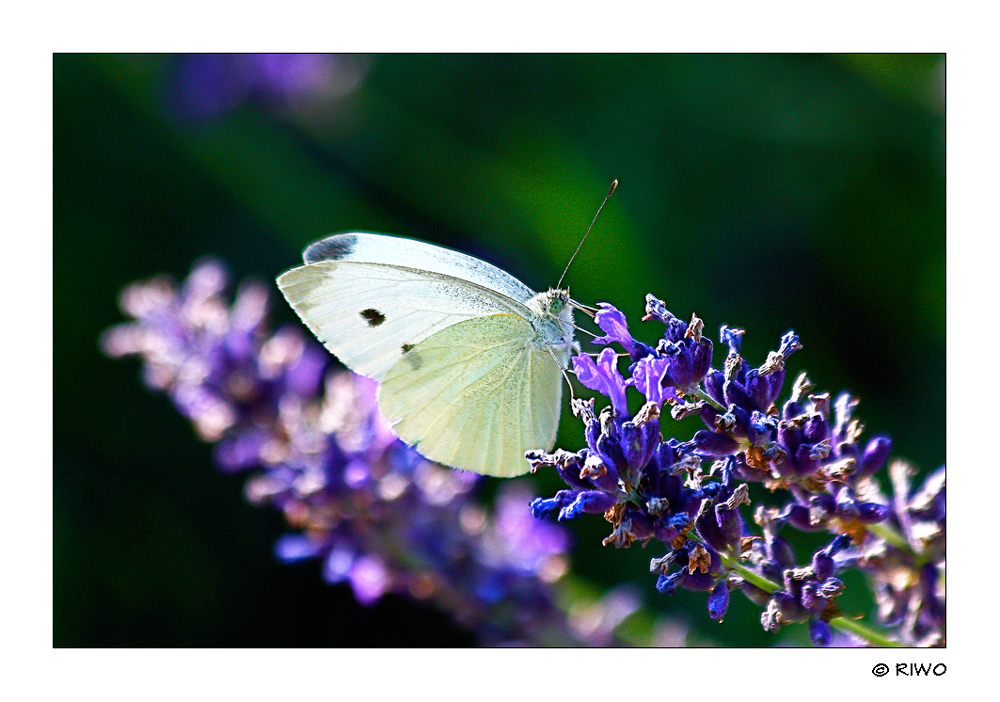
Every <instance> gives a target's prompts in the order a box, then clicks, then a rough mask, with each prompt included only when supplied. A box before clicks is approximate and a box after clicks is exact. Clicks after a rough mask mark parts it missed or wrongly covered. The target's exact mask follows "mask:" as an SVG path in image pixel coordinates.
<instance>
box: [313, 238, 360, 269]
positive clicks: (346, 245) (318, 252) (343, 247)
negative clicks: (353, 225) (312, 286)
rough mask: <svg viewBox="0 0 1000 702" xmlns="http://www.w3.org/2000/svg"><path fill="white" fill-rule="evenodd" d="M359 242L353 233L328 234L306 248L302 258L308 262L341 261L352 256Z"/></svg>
mask: <svg viewBox="0 0 1000 702" xmlns="http://www.w3.org/2000/svg"><path fill="white" fill-rule="evenodd" d="M357 243H358V237H356V236H354V235H353V234H336V235H334V236H328V237H327V238H325V239H323V240H321V241H317V242H315V243H313V244H310V245H309V246H307V247H306V250H305V251H303V252H302V258H303V259H304V260H305V262H306V263H317V262H319V261H339V260H341V259H343V258H347V257H348V256H350V255H351V253H352V252H353V251H354V247H355V246H356V245H357Z"/></svg>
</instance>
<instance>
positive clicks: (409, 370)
mask: <svg viewBox="0 0 1000 702" xmlns="http://www.w3.org/2000/svg"><path fill="white" fill-rule="evenodd" d="M303 257H304V259H305V263H306V265H304V266H300V267H299V268H293V269H292V270H290V271H287V272H285V273H283V274H282V275H281V276H280V277H279V278H278V287H279V288H281V292H282V293H283V294H284V296H285V299H287V300H288V302H289V304H291V306H292V307H293V308H294V309H295V311H296V312H297V313H298V315H299V316H300V317H301V318H302V321H304V322H305V323H306V325H307V326H308V327H309V328H310V329H311V330H312V331H313V333H314V334H315V335H316V336H317V337H318V338H319V340H320V341H322V342H323V344H324V345H325V346H326V347H327V348H328V349H329V350H330V351H331V352H333V354H334V355H336V356H337V357H338V358H339V359H340V360H341V361H343V362H344V364H345V365H347V367H348V368H350V369H351V370H353V371H354V372H356V373H360V374H361V375H366V376H368V377H370V378H375V379H376V380H378V381H380V383H381V386H380V388H379V394H378V404H379V408H380V409H381V410H382V413H383V414H384V415H385V416H386V418H387V419H388V420H389V422H390V423H392V425H393V429H394V430H395V431H396V433H397V434H398V435H399V437H400V438H401V439H403V441H405V442H406V443H408V444H411V445H413V446H415V447H416V449H417V450H418V451H419V452H420V453H421V454H423V455H424V456H426V457H427V458H429V459H431V460H433V461H437V462H439V463H443V464H445V465H449V466H452V467H454V468H461V469H463V470H469V471H473V472H475V473H481V474H484V475H495V476H499V477H511V476H515V475H521V474H522V473H526V472H527V471H528V462H527V461H526V460H525V458H524V452H525V451H528V450H531V449H544V450H546V451H548V450H551V449H552V446H553V444H554V443H555V438H556V429H557V427H558V425H559V414H560V410H561V407H562V405H561V400H562V377H561V374H562V371H563V369H564V368H566V366H567V364H568V361H569V356H570V353H571V352H573V351H576V352H577V353H578V352H579V345H578V344H577V342H575V341H574V340H573V310H572V308H571V302H570V298H569V291H567V290H549V291H548V292H544V293H535V292H533V291H532V290H531V289H530V288H528V287H527V286H526V285H524V283H522V282H521V281H519V280H517V279H516V278H514V277H513V276H512V275H510V274H509V273H506V272H505V271H503V270H501V269H499V268H497V267H496V266H492V265H490V264H488V263H486V262H485V261H481V260H479V259H477V258H473V257H472V256H468V255H466V254H463V253H459V252H457V251H452V250H451V249H446V248H442V247H440V246H433V245H431V244H427V243H424V242H421V241H415V240H413V239H404V238H401V237H395V236H386V235H384V234H368V233H361V232H356V233H346V234H336V235H334V236H330V237H328V238H326V239H323V240H321V241H317V242H316V243H314V244H312V245H311V246H309V247H308V248H307V249H306V250H305V252H304V253H303ZM572 304H575V303H572Z"/></svg>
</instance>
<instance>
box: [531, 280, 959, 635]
mask: <svg viewBox="0 0 1000 702" xmlns="http://www.w3.org/2000/svg"><path fill="white" fill-rule="evenodd" d="M599 308H600V309H599V311H598V312H597V314H596V316H595V321H596V323H597V324H598V326H599V327H600V328H601V330H602V331H603V332H604V336H601V337H598V338H597V339H595V343H598V344H602V345H608V344H611V343H615V344H618V345H619V346H621V347H622V348H623V349H624V350H625V352H626V355H627V356H628V361H629V365H628V372H627V373H625V374H622V373H621V372H620V370H619V368H618V358H619V355H618V354H615V353H614V352H613V350H612V349H611V348H605V349H603V350H602V351H601V352H600V353H598V354H597V355H596V358H594V357H592V356H591V355H589V354H581V355H579V356H576V357H574V358H573V359H572V362H573V368H574V370H575V371H576V373H577V378H578V379H579V380H580V382H581V383H582V384H583V385H584V386H585V387H587V388H589V389H592V390H596V391H597V392H598V393H600V394H602V395H604V396H606V397H608V398H609V399H610V406H609V407H605V408H603V409H602V410H600V411H599V412H598V410H597V409H596V408H595V402H594V400H593V399H591V400H589V401H583V400H579V399H576V400H574V401H573V412H574V414H575V415H576V416H577V417H578V418H579V419H581V420H582V421H583V424H584V437H585V439H586V443H587V446H586V448H583V449H581V450H580V451H577V452H575V453H571V452H568V451H565V450H562V449H558V450H556V451H555V452H554V453H546V452H541V451H535V452H529V453H528V455H527V458H528V460H529V462H530V463H531V465H532V469H533V470H537V469H539V468H542V467H545V466H552V467H554V468H555V469H556V471H557V472H558V474H559V475H560V477H561V478H562V479H563V480H564V481H565V482H566V484H567V486H568V489H564V490H560V491H558V492H557V493H556V494H555V495H554V496H553V497H550V498H536V499H535V500H534V501H533V502H532V505H531V508H532V513H533V514H534V516H536V517H538V518H545V517H548V516H550V515H556V517H557V518H558V519H559V520H566V519H574V518H577V517H580V516H582V515H583V514H585V513H591V514H603V516H604V518H605V519H606V520H607V521H608V522H610V523H611V525H612V529H611V533H610V535H609V536H608V537H607V538H605V539H604V542H603V543H604V545H605V546H607V545H614V546H615V547H616V548H624V547H628V546H629V545H631V544H632V543H633V542H635V541H640V542H641V543H642V544H643V545H646V544H647V543H649V542H650V541H653V540H656V541H659V542H661V543H662V544H664V545H665V546H666V547H667V551H666V554H665V555H664V556H661V557H658V558H653V559H652V561H651V563H650V571H651V572H652V573H653V574H655V575H656V576H657V581H656V588H657V590H659V591H660V592H663V593H668V594H669V593H672V592H674V591H675V590H676V588H677V587H684V588H686V589H691V590H700V591H706V592H708V593H710V594H709V597H708V610H709V616H710V617H712V618H713V619H720V620H721V619H722V617H723V616H724V615H725V612H726V609H727V607H728V603H729V593H730V591H731V590H732V589H734V588H735V589H739V590H741V591H742V592H744V594H746V595H747V597H749V599H751V601H753V602H755V603H757V604H758V605H759V606H761V607H762V608H763V609H764V612H763V614H762V617H761V622H762V625H763V626H764V628H765V629H767V630H769V631H777V630H778V629H780V628H781V626H783V625H786V624H790V623H796V622H802V623H808V628H809V633H810V637H811V639H812V641H813V642H814V643H815V644H816V645H820V646H824V645H830V644H831V642H833V641H834V632H833V630H832V628H831V622H835V620H836V619H837V618H838V617H840V616H841V613H840V611H839V610H838V608H837V606H836V602H835V600H836V598H837V597H838V596H839V595H840V594H841V592H842V591H843V589H844V584H843V582H842V581H841V580H840V579H839V578H838V577H836V575H837V574H838V573H840V572H841V571H843V570H845V569H848V568H860V569H862V570H865V569H866V568H868V570H869V571H871V570H873V569H874V570H877V568H876V566H875V565H874V564H875V563H876V562H878V563H880V564H881V566H882V568H883V569H885V570H892V569H893V568H894V567H899V563H900V561H901V560H903V561H905V560H906V559H905V558H904V556H906V555H907V554H909V556H910V558H909V561H907V562H905V564H904V570H905V573H906V574H907V575H908V576H909V577H910V581H909V585H908V586H907V587H904V588H900V587H899V586H898V585H897V584H896V583H897V582H898V581H899V577H896V578H895V579H891V578H889V577H888V575H887V574H883V580H882V581H881V582H880V584H879V587H880V588H881V589H880V597H881V603H882V608H883V610H884V611H885V616H883V617H882V620H883V622H884V623H886V624H891V623H892V622H893V621H894V620H900V619H906V621H907V622H909V626H910V629H911V630H912V632H913V633H912V635H910V637H909V639H907V638H906V636H903V635H900V640H913V639H914V637H917V636H918V634H919V635H922V638H919V640H921V641H932V639H931V637H930V634H932V633H934V632H935V631H936V632H940V631H941V628H940V627H938V626H937V625H938V624H942V625H943V596H939V590H940V588H939V586H938V578H936V576H935V573H931V571H930V570H928V568H927V567H926V566H923V565H922V564H921V562H920V559H919V558H914V557H913V553H914V552H916V553H920V550H919V548H920V546H919V544H915V543H914V540H917V541H919V540H920V538H921V537H920V536H919V535H914V533H913V532H914V530H913V529H912V528H910V527H911V525H912V524H914V523H919V524H921V525H924V527H922V528H921V529H917V531H918V532H920V533H923V530H924V529H926V531H927V532H929V533H932V534H933V535H934V537H935V539H936V538H937V537H938V536H943V533H944V532H943V501H942V502H941V503H940V505H941V517H940V518H937V517H936V516H935V517H934V518H932V519H929V520H927V519H924V518H923V517H922V516H917V517H915V516H914V515H924V514H927V513H931V514H934V515H936V514H937V512H936V509H937V507H938V505H939V503H938V502H937V501H935V499H936V498H935V499H932V498H930V497H919V498H913V499H910V501H908V502H907V501H905V500H903V502H900V499H899V495H900V494H909V493H908V492H907V489H906V488H903V487H901V486H896V494H897V500H896V502H895V503H893V504H890V503H889V501H888V500H886V499H885V498H883V497H881V496H880V495H879V494H878V491H877V488H873V482H872V480H873V476H874V475H875V474H877V473H878V472H879V471H880V470H881V469H882V467H883V466H884V465H885V463H886V461H887V459H888V456H889V453H890V451H891V447H892V442H891V441H890V439H889V438H888V437H886V436H876V437H874V438H872V439H871V440H869V441H868V442H867V443H865V444H861V443H859V440H860V437H861V434H862V429H863V428H862V426H861V424H860V422H858V421H857V420H856V419H854V418H853V411H854V408H855V407H856V405H857V400H856V399H854V398H852V397H851V396H850V395H848V394H847V393H843V394H841V395H839V396H837V398H836V399H834V400H832V401H831V398H830V396H829V395H828V394H825V393H821V394H811V393H810V390H811V385H810V383H809V381H808V379H807V378H806V376H805V374H804V373H802V374H800V375H799V376H798V378H797V379H796V381H795V383H794V385H793V388H792V391H791V396H790V398H789V399H788V400H787V401H785V402H784V404H782V405H779V404H778V398H779V396H780V395H781V391H782V388H783V385H784V379H785V362H786V360H787V359H788V357H789V356H791V355H792V354H793V353H795V352H796V351H798V350H799V349H801V348H802V345H801V343H800V341H799V337H798V336H797V335H796V334H795V332H793V331H789V332H787V333H786V334H784V335H783V336H782V337H781V339H780V341H779V344H778V348H777V350H775V351H772V352H770V354H768V357H767V359H765V361H764V362H763V363H762V364H760V365H758V366H756V367H753V366H750V365H749V364H748V363H747V362H746V361H745V360H744V359H743V357H742V354H741V342H742V338H743V336H744V333H745V332H744V331H743V330H742V329H736V328H732V327H728V326H723V327H722V328H721V331H720V340H721V342H722V344H723V345H724V347H726V348H727V349H728V353H727V354H726V356H725V359H724V360H723V363H722V365H721V367H720V368H715V367H712V344H711V342H710V341H709V340H708V339H706V338H705V337H704V336H703V335H702V329H703V323H702V322H701V320H700V319H698V317H697V316H692V318H691V321H690V322H689V323H684V322H683V321H681V320H680V319H679V318H678V317H676V316H674V315H673V314H672V313H670V312H669V311H668V310H667V309H666V306H665V304H664V303H663V302H662V301H661V300H658V299H657V298H655V297H653V296H652V295H649V296H647V298H646V315H645V317H643V320H644V321H648V320H657V321H659V322H661V323H662V324H663V325H664V327H665V331H664V334H663V337H662V338H661V340H660V341H659V342H658V343H657V344H656V346H655V347H651V346H649V345H646V344H643V343H642V342H639V341H637V340H635V339H634V338H632V336H631V334H630V333H629V331H628V324H627V321H626V319H625V316H624V315H623V314H622V313H621V312H620V311H619V310H617V309H615V308H614V307H613V306H612V305H609V304H607V303H600V304H599ZM630 388H631V389H632V390H634V391H638V392H639V394H640V395H641V396H642V400H643V401H644V404H643V405H642V407H641V409H640V410H639V411H638V412H637V413H636V414H635V416H632V415H631V414H630V413H629V409H628V399H627V394H628V393H629V392H630V390H629V389H630ZM664 416H669V417H670V418H671V419H674V420H682V419H684V418H686V417H689V416H698V417H699V418H700V419H701V421H702V423H703V424H704V425H705V427H706V428H704V429H700V430H697V431H695V432H694V433H693V434H692V435H691V438H690V439H688V440H686V441H680V440H677V439H674V438H669V439H666V440H664V439H663V438H662V436H661V434H660V428H661V421H662V418H663V417H664ZM706 461H710V462H711V463H710V464H709V467H708V469H707V471H706V469H705V462H706ZM897 472H898V471H897ZM896 482H900V481H899V480H897V481H896ZM753 483H760V484H763V486H764V487H766V488H768V489H769V490H771V491H772V492H775V491H782V492H783V493H784V494H786V495H788V496H789V497H790V499H788V501H787V502H786V503H785V505H784V507H770V508H764V507H758V508H757V509H756V511H755V515H754V521H755V522H756V525H757V526H758V527H759V528H760V530H761V534H760V535H754V534H753V533H752V531H751V530H750V528H748V525H747V524H746V523H745V521H744V520H743V517H742V515H741V513H740V507H741V505H743V504H750V502H751V500H750V487H749V486H750V485H751V484H753ZM936 484H937V483H934V485H936ZM940 484H941V493H942V494H943V470H942V478H941V481H940ZM901 491H902V492H901ZM924 493H927V494H930V493H934V486H933V485H932V487H931V488H929V489H928V490H925V491H924ZM934 494H936V493H934ZM914 501H916V502H919V503H920V504H921V505H922V506H921V507H920V508H919V509H915V508H914V507H913V503H914ZM904 503H905V504H904ZM916 520H922V521H919V522H917V521H916ZM928 524H930V525H931V526H926V525H928ZM894 528H895V529H899V530H900V531H902V533H903V534H904V535H905V538H906V539H909V540H910V548H909V549H903V550H901V551H900V552H898V553H895V552H893V551H892V550H891V549H889V548H888V547H887V546H886V544H888V543H889V542H888V541H887V540H886V535H887V534H888V535H890V536H889V538H891V534H892V533H894V532H892V531H891V530H892V529H894ZM787 529H798V530H802V531H819V532H826V533H829V534H832V535H834V538H833V540H832V541H830V542H829V543H828V544H827V546H825V547H824V548H822V549H820V550H819V551H817V552H816V553H815V554H814V555H813V557H812V558H811V562H810V565H808V566H804V567H800V566H799V565H798V564H797V561H796V557H795V554H794V551H793V550H792V547H791V545H790V544H789V542H788V541H787V540H786V539H785V538H784V537H783V536H780V535H779V531H781V530H787ZM887 530H889V531H887ZM901 538H903V537H901ZM920 543H921V544H925V543H926V542H920ZM933 543H935V544H936V543H937V541H936V540H935V541H933ZM941 543H942V544H943V541H941ZM879 548H881V550H880V551H878V549H879ZM873 549H875V550H876V551H878V553H876V552H875V551H873ZM941 555H942V556H943V549H942V551H941ZM879 557H881V560H880V561H877V559H878V558H879ZM935 572H936V571H935ZM914 583H915V584H914ZM911 586H912V587H911ZM915 593H916V594H915ZM914 603H917V604H914ZM904 612H909V615H908V618H906V617H905V616H904V614H903V613H904ZM939 613H940V615H939Z"/></svg>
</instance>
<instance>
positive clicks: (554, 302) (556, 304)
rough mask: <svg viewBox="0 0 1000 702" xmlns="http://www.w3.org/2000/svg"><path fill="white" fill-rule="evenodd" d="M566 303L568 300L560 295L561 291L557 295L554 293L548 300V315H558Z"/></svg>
mask: <svg viewBox="0 0 1000 702" xmlns="http://www.w3.org/2000/svg"><path fill="white" fill-rule="evenodd" d="M567 301H568V300H567V298H566V296H565V295H564V294H562V292H561V291H560V292H557V293H554V294H553V295H552V296H551V297H550V298H549V313H550V314H559V313H560V312H562V310H563V308H564V307H565V306H566V303H567Z"/></svg>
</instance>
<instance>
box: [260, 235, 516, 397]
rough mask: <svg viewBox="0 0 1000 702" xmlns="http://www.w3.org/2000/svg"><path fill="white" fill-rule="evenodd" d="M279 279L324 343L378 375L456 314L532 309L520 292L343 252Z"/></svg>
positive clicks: (356, 369) (456, 318) (360, 368)
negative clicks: (340, 256)
mask: <svg viewBox="0 0 1000 702" xmlns="http://www.w3.org/2000/svg"><path fill="white" fill-rule="evenodd" d="M343 236H347V235H343ZM352 236H353V235H352ZM358 236H360V235H358ZM367 236H374V235H367ZM382 238H387V239H395V237H382ZM324 241H329V239H325V240H324ZM400 241H405V240H402V239H401V240H400ZM320 243H323V242H320ZM314 246H315V245H314ZM425 246H426V245H425ZM312 248H313V247H310V249H307V254H308V252H309V251H310V250H311V249H312ZM431 248H433V247H431ZM308 258H309V257H308V255H307V260H308ZM505 275H506V274H505ZM508 277H509V276H508ZM278 287H279V288H280V289H281V292H282V294H283V295H284V296H285V299H287V300H288V302H289V304H290V305H291V306H292V308H293V309H294V310H295V311H296V313H298V315H299V317H301V318H302V321H303V322H305V323H306V326H308V327H309V328H310V329H311V330H312V332H313V333H314V334H315V335H316V337H317V338H318V339H319V340H320V341H321V342H322V343H323V345H324V346H326V348H327V349H329V350H330V351H331V352H332V353H333V354H334V355H335V356H337V358H339V359H340V360H341V361H342V362H343V363H344V364H345V365H346V366H347V367H348V368H350V369H351V370H353V371H354V372H356V373H360V374H361V375H366V376H368V377H371V378H376V379H378V380H381V379H382V378H383V376H384V375H385V372H386V371H387V370H388V369H389V368H390V367H391V366H392V365H393V364H394V363H396V361H398V360H399V359H400V358H401V357H402V356H403V355H404V354H405V353H406V352H407V351H408V350H409V349H411V348H412V347H414V346H416V345H417V344H419V343H420V342H421V341H423V340H424V339H426V338H427V337H429V336H431V335H433V334H435V333H436V332H439V331H440V330H442V329H444V328H446V327H448V326H451V325H453V324H455V323H457V322H461V321H464V320H468V319H471V318H474V317H480V316H483V315H490V314H497V313H503V314H514V315H520V316H522V317H523V316H527V315H530V314H531V312H530V311H529V310H528V308H527V307H525V306H524V305H523V304H522V303H521V302H519V301H518V300H516V299H513V298H510V297H507V296H505V295H503V294H500V293H498V292H496V291H495V290H493V289H489V288H485V287H482V286H479V285H478V284H476V283H474V282H469V281H468V280H464V279H460V278H458V277H454V276H450V275H446V274H444V273H440V272H435V271H428V270H423V269H420V268H414V267H410V266H403V265H396V264H386V263H372V262H364V261H356V260H351V259H349V258H348V259H345V260H340V259H333V260H316V261H315V262H313V263H309V264H308V265H305V266H300V267H298V268H293V269H292V270H290V271H287V272H285V273H283V274H282V275H281V276H280V277H279V278H278ZM525 289H526V290H528V293H530V292H531V291H530V289H527V288H525Z"/></svg>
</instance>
